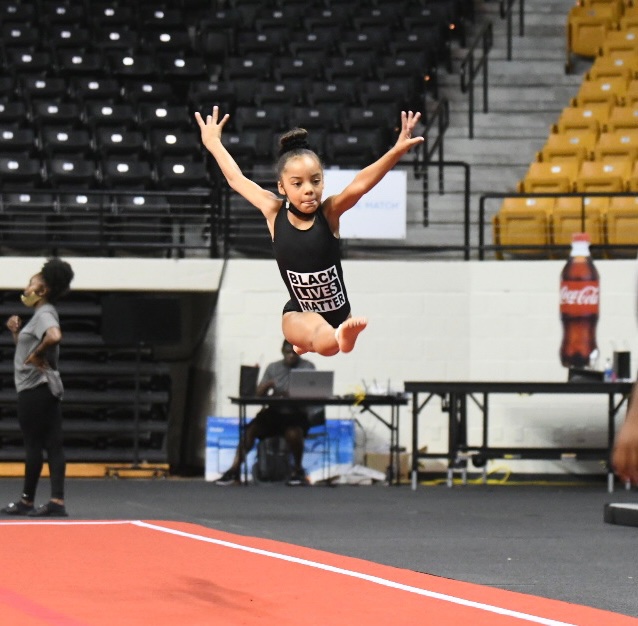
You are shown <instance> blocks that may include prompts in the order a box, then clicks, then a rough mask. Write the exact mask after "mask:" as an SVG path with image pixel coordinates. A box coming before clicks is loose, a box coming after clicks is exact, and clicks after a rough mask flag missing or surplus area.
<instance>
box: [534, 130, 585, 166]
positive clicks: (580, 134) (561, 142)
mask: <svg viewBox="0 0 638 626" xmlns="http://www.w3.org/2000/svg"><path fill="white" fill-rule="evenodd" d="M597 140H598V136H597V134H596V133H595V132H592V131H590V130H580V131H575V130H572V131H568V132H565V133H551V134H550V135H549V136H548V137H547V141H546V142H545V145H544V146H543V149H542V150H541V151H540V152H539V153H538V155H537V160H538V161H545V162H552V163H555V162H557V161H572V160H576V161H577V162H578V164H579V165H580V163H581V162H582V161H585V160H587V159H591V158H592V157H593V153H594V147H595V146H596V143H597Z"/></svg>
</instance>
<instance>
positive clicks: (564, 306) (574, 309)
mask: <svg viewBox="0 0 638 626" xmlns="http://www.w3.org/2000/svg"><path fill="white" fill-rule="evenodd" d="M599 307H600V287H599V284H598V281H593V280H591V281H590V280H563V281H561V283H560V312H561V313H564V314H567V315H575V316H578V317H580V316H582V315H598V309H599Z"/></svg>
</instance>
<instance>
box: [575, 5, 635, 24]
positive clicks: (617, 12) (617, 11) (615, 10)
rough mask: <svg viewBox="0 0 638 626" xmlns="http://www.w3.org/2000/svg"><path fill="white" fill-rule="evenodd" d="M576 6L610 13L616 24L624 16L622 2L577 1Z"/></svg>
mask: <svg viewBox="0 0 638 626" xmlns="http://www.w3.org/2000/svg"><path fill="white" fill-rule="evenodd" d="M578 4H579V5H580V6H583V7H586V8H589V9H596V10H604V11H610V12H611V14H612V17H613V19H614V21H616V22H617V21H618V20H619V19H620V18H621V17H622V16H623V15H624V14H625V2H623V0H578Z"/></svg>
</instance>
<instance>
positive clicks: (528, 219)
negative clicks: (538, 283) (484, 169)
mask: <svg viewBox="0 0 638 626" xmlns="http://www.w3.org/2000/svg"><path fill="white" fill-rule="evenodd" d="M583 4H584V6H583V7H578V8H576V9H575V10H573V11H572V12H571V13H570V16H569V18H568V33H571V35H572V37H573V32H574V30H576V31H578V32H580V33H581V34H582V29H583V28H584V25H583V24H584V23H585V21H586V20H585V17H587V18H590V19H593V18H592V15H597V16H598V17H599V18H600V16H601V15H603V16H606V17H605V20H607V18H608V19H609V22H608V21H605V20H603V22H602V23H604V24H605V32H604V35H603V36H602V37H601V38H600V40H599V41H598V43H597V47H596V48H595V58H594V60H593V62H592V64H591V66H590V68H589V69H588V71H587V72H586V73H585V75H584V77H583V81H582V83H581V86H580V88H579V89H578V92H577V94H576V95H575V97H574V98H573V99H572V100H571V102H570V103H569V106H567V107H565V108H564V109H563V110H562V112H561V114H560V116H559V118H558V119H557V121H556V122H555V123H554V124H553V125H552V128H551V132H550V134H549V136H548V138H547V141H546V142H545V145H544V146H543V148H542V149H541V150H540V151H539V152H538V153H537V155H536V160H535V161H534V162H533V163H531V164H530V167H529V169H528V171H527V173H526V175H525V176H524V178H523V179H522V180H521V181H519V183H518V185H517V192H518V193H520V194H543V193H545V194H554V196H546V197H542V196H536V197H534V196H532V197H511V198H506V199H505V200H504V201H503V204H502V206H501V208H500V210H499V212H498V213H497V214H496V215H495V216H494V217H493V221H492V223H493V234H494V242H495V244H496V245H499V246H508V245H517V244H528V245H534V246H547V245H554V246H561V245H562V246H565V245H568V244H569V243H570V241H571V235H572V233H573V232H578V231H581V230H586V231H587V232H588V233H589V235H590V237H591V241H592V243H593V244H594V245H595V246H602V249H603V250H604V251H605V254H606V255H607V256H609V257H612V258H613V257H615V256H627V255H629V256H634V255H635V250H636V247H638V201H637V198H636V195H635V193H636V192H638V10H637V9H636V8H635V7H633V6H630V5H628V4H626V3H625V2H623V0H597V1H594V0H586V1H585V2H584V3H583ZM581 9H582V10H581ZM574 23H576V24H579V28H580V29H581V30H578V28H576V27H575V26H574ZM587 23H591V22H587ZM609 24H611V25H612V26H613V28H612V27H610V28H608V26H609ZM614 28H615V29H614ZM588 41H589V40H588ZM571 43H572V44H574V43H575V42H574V41H571ZM583 46H584V43H583ZM587 50H589V49H587V48H584V47H580V48H579V47H578V45H576V51H579V52H580V53H581V54H584V53H585V52H586V51H587ZM591 53H592V56H594V49H592V50H591ZM561 193H565V194H574V193H576V194H580V196H571V197H570V196H560V195H559V194H561ZM586 194H597V195H591V196H588V195H586ZM605 194H611V195H605ZM622 194H624V195H622ZM526 252H527V253H529V252H530V251H529V250H527V251H526ZM536 253H537V254H541V255H545V254H547V252H543V251H540V250H536Z"/></svg>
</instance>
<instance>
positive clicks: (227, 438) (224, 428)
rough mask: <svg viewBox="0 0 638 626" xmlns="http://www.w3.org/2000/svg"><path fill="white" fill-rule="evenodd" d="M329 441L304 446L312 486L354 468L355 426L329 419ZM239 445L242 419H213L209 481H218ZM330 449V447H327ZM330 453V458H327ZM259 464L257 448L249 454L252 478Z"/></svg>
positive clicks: (208, 439) (208, 442)
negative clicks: (257, 462) (253, 469)
mask: <svg viewBox="0 0 638 626" xmlns="http://www.w3.org/2000/svg"><path fill="white" fill-rule="evenodd" d="M326 427H327V431H328V433H327V434H328V440H327V441H326V440H325V439H324V438H322V437H319V438H316V439H311V438H308V439H306V441H305V445H304V456H303V466H304V469H305V470H306V474H307V476H308V480H309V481H310V482H311V483H315V482H319V481H321V480H327V479H330V478H334V477H337V476H339V475H341V474H342V473H345V472H347V471H348V469H350V468H351V467H352V465H353V464H354V422H353V420H349V419H329V420H327V422H326ZM310 432H311V433H312V432H313V430H311V431H310ZM238 443H239V418H238V417H215V416H209V417H208V421H207V427H206V474H205V478H206V480H208V481H214V480H217V479H218V478H219V477H220V476H221V475H222V473H223V472H224V471H225V470H227V469H228V468H229V467H230V465H231V463H232V461H233V458H234V457H235V451H236V449H237V444H238ZM326 446H327V447H326ZM325 453H327V455H328V458H325ZM256 460H257V446H255V447H253V449H252V450H251V451H250V452H249V453H248V456H247V462H248V477H249V479H251V478H252V467H253V465H254V464H255V462H256Z"/></svg>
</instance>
